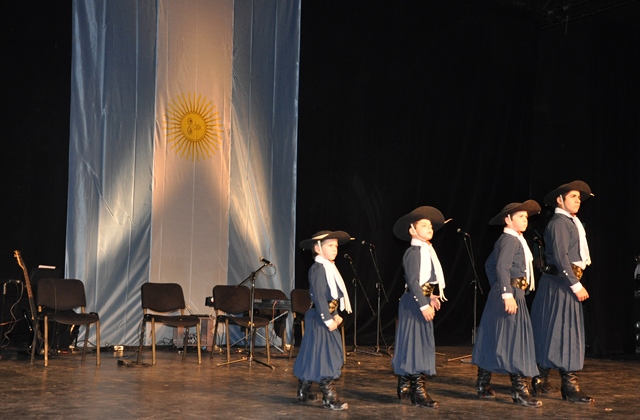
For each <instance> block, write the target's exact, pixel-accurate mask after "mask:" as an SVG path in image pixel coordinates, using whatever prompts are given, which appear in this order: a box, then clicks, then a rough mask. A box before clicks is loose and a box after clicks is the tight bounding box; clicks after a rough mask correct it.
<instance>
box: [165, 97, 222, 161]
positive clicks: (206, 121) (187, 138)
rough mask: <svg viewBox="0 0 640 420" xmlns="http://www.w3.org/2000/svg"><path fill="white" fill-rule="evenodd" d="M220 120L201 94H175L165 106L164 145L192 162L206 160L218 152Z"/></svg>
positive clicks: (214, 108) (220, 130)
mask: <svg viewBox="0 0 640 420" xmlns="http://www.w3.org/2000/svg"><path fill="white" fill-rule="evenodd" d="M220 121H221V118H220V117H219V115H218V111H216V107H215V105H212V104H211V101H207V100H206V99H205V98H203V97H202V95H196V94H195V93H188V94H187V96H186V97H185V95H184V94H181V95H178V96H177V97H176V98H175V99H174V100H173V101H171V103H170V104H169V105H168V107H167V114H166V127H167V145H168V146H170V147H171V149H172V150H174V151H175V152H176V153H178V154H179V155H180V156H181V157H183V158H186V159H189V160H191V161H194V160H197V161H200V160H205V159H208V158H210V157H211V156H213V155H214V154H216V152H217V151H218V150H219V146H220V143H221V135H222V123H221V122H220Z"/></svg>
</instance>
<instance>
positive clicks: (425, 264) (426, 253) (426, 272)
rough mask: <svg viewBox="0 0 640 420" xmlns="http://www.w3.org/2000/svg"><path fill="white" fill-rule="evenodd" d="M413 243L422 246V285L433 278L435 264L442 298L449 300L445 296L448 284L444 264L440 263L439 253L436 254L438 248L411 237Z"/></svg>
mask: <svg viewBox="0 0 640 420" xmlns="http://www.w3.org/2000/svg"><path fill="white" fill-rule="evenodd" d="M411 245H415V246H419V247H420V286H422V285H423V284H425V283H427V282H428V281H429V279H430V278H431V267H432V266H433V269H434V271H435V272H436V280H437V282H438V287H439V288H440V300H442V301H445V300H447V298H445V297H444V288H445V287H446V284H445V282H444V273H443V271H442V265H440V260H439V259H438V254H436V250H435V249H434V248H433V245H431V244H430V243H427V242H423V241H421V240H420V239H416V238H413V239H411Z"/></svg>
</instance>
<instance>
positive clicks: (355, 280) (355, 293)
mask: <svg viewBox="0 0 640 420" xmlns="http://www.w3.org/2000/svg"><path fill="white" fill-rule="evenodd" d="M344 257H345V258H347V259H348V260H349V264H350V265H351V270H352V271H353V280H352V281H351V282H352V283H353V350H351V352H352V353H365V354H371V355H374V356H380V354H378V353H374V352H370V351H365V350H360V349H358V343H357V334H358V285H360V288H361V289H362V294H364V297H365V299H366V300H367V303H368V304H369V309H371V313H372V314H373V316H376V311H374V310H373V306H371V301H370V300H369V297H368V296H367V293H366V291H365V290H364V286H362V282H361V281H360V277H358V273H357V272H356V268H355V267H354V265H353V260H352V259H351V257H350V256H349V254H344Z"/></svg>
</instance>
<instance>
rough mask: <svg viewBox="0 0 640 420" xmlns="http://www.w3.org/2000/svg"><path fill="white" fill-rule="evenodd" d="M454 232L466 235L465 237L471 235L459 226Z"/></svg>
mask: <svg viewBox="0 0 640 420" xmlns="http://www.w3.org/2000/svg"><path fill="white" fill-rule="evenodd" d="M456 232H458V233H460V234H462V235H464V236H466V237H467V238H470V237H471V235H469V234H468V233H467V232H465V231H464V230H462V229H460V228H458V229H457V230H456Z"/></svg>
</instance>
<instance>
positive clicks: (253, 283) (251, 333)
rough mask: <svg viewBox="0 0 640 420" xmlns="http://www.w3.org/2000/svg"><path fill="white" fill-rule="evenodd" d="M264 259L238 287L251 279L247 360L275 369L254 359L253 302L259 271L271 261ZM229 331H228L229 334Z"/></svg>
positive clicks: (254, 329)
mask: <svg viewBox="0 0 640 420" xmlns="http://www.w3.org/2000/svg"><path fill="white" fill-rule="evenodd" d="M261 261H262V266H260V268H258V269H257V270H256V271H252V272H251V274H249V276H248V277H247V278H246V279H244V280H242V282H241V283H240V284H238V285H237V286H236V287H240V286H242V285H243V284H245V283H246V282H247V281H249V280H251V289H250V290H251V294H250V299H251V304H250V310H249V319H250V323H249V340H250V342H249V357H248V358H247V360H248V361H249V366H251V363H252V362H254V361H255V362H256V363H259V364H261V365H263V366H266V367H268V368H271V370H275V369H276V368H275V367H274V366H271V365H269V364H267V363H265V362H263V361H261V360H258V359H254V357H253V347H254V341H255V338H256V328H255V324H254V323H253V304H254V300H255V293H256V277H257V275H258V273H259V272H260V271H262V269H263V268H265V267H266V266H268V265H270V263H269V262H268V261H266V260H261ZM228 333H229V332H228V331H227V334H228Z"/></svg>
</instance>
